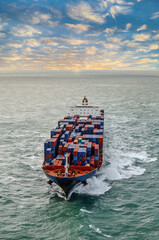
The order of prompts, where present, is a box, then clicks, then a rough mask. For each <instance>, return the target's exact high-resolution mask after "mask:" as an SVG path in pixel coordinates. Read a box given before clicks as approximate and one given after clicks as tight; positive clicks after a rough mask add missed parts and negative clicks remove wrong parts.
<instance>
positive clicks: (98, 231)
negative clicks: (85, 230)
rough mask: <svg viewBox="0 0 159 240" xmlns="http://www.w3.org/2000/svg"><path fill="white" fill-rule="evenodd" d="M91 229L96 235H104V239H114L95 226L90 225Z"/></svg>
mask: <svg viewBox="0 0 159 240" xmlns="http://www.w3.org/2000/svg"><path fill="white" fill-rule="evenodd" d="M89 227H90V228H91V229H93V230H94V231H95V232H96V233H99V234H101V235H103V236H104V237H107V238H111V237H112V236H110V235H107V234H103V233H102V231H101V230H100V229H99V228H96V227H95V226H93V225H89Z"/></svg>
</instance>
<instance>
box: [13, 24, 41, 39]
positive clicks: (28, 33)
mask: <svg viewBox="0 0 159 240" xmlns="http://www.w3.org/2000/svg"><path fill="white" fill-rule="evenodd" d="M11 34H12V35H13V36H18V37H32V36H34V35H39V34H42V32H41V31H39V30H37V29H35V28H33V27H30V26H28V25H26V26H24V25H21V26H17V27H13V28H12V31H11Z"/></svg>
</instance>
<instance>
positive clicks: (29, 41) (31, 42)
mask: <svg viewBox="0 0 159 240" xmlns="http://www.w3.org/2000/svg"><path fill="white" fill-rule="evenodd" d="M24 45H26V46H30V47H38V46H40V42H39V41H37V40H36V39H34V38H30V39H27V40H25V41H24Z"/></svg>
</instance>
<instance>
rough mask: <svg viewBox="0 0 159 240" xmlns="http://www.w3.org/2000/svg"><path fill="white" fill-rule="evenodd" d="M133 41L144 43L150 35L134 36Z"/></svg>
mask: <svg viewBox="0 0 159 240" xmlns="http://www.w3.org/2000/svg"><path fill="white" fill-rule="evenodd" d="M133 39H134V40H135V41H138V42H144V41H146V40H149V39H150V34H143V33H142V34H134V35H133Z"/></svg>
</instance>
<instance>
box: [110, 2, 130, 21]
mask: <svg viewBox="0 0 159 240" xmlns="http://www.w3.org/2000/svg"><path fill="white" fill-rule="evenodd" d="M130 12H131V8H130V7H129V6H118V5H114V6H112V7H111V8H110V14H111V16H112V17H113V18H115V16H117V15H119V14H123V15H126V14H128V13H130Z"/></svg>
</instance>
